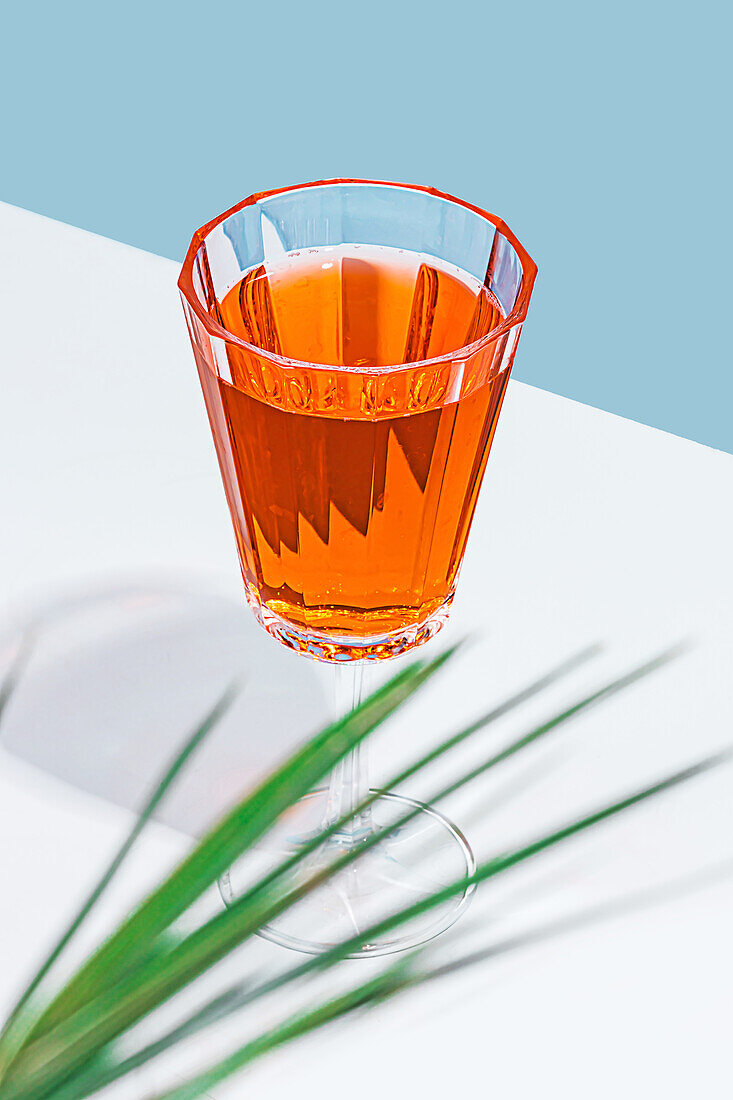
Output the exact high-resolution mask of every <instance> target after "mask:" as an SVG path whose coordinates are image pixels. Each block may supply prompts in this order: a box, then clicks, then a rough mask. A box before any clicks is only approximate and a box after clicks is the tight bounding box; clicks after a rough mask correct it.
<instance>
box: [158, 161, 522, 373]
mask: <svg viewBox="0 0 733 1100" xmlns="http://www.w3.org/2000/svg"><path fill="white" fill-rule="evenodd" d="M343 185H356V186H358V187H385V188H386V187H390V188H400V189H402V190H406V191H418V192H421V193H422V194H426V195H433V196H434V197H435V198H438V199H443V200H444V201H446V202H449V203H452V204H454V205H455V206H462V207H464V208H465V209H466V210H470V211H472V212H473V213H474V214H478V216H479V217H481V218H483V219H484V220H485V221H488V222H490V223H491V225H493V226H494V228H495V229H497V230H498V231H499V232H500V233H501V234H502V236H503V237H505V238H506V240H508V241H509V243H510V244H511V246H512V248H513V249H514V251H515V252H516V254H517V256H518V258H519V262H520V263H521V265H522V284H521V286H520V288H519V294H518V295H517V300H516V302H515V303H514V308H513V309H512V310H511V311H510V312H509V313H508V314H507V316H506V317H504V318H503V319H502V320H501V321H500V322H499V323H498V324H496V325H494V327H493V328H491V329H489V331H488V332H487V333H485V334H484V335H483V336H480V337H479V338H478V340H474V341H473V342H472V343H470V344H463V345H462V346H461V347H458V348H455V349H453V350H451V351H447V352H443V353H442V354H441V355H435V356H431V357H430V358H427V359H416V360H412V361H410V362H400V363H392V364H383V365H379V366H372V367H360V368H359V369H358V370H355V369H354V368H353V367H350V366H347V365H345V364H343V363H314V362H312V361H311V360H307V359H293V358H291V357H290V356H288V355H279V354H278V353H277V352H273V351H269V350H268V349H266V348H261V347H258V346H257V344H251V343H249V341H247V340H243V339H242V338H241V337H240V336H237V335H236V334H235V333H233V332H230V331H229V329H227V328H225V326H224V325H221V324H219V322H218V321H216V320H215V319H214V318H213V317H212V316H211V314H210V313H209V311H208V310H207V309H206V308H205V307H204V306H203V304H202V303H201V300H200V298H199V296H198V294H197V293H196V291H195V289H194V285H193V265H194V261H195V259H196V256H197V255H198V252H199V249H200V248H201V245H202V244H204V242H205V241H206V238H207V237H208V236H209V234H210V233H211V232H212V231H213V230H214V229H216V228H217V226H219V225H221V224H222V222H225V221H226V220H227V219H228V218H230V217H232V215H233V214H237V213H239V211H240V210H244V208H245V207H247V206H254V205H256V204H257V203H259V202H261V201H262V200H263V199H270V198H272V197H273V196H275V195H285V194H288V193H289V192H292V191H304V190H306V189H309V188H311V187H341V186H343ZM536 276H537V265H536V264H535V262H534V260H533V259H532V258H531V256H530V255H529V253H528V252H527V250H526V248H525V247H524V245H522V244H521V243H520V241H519V240H518V239H517V237H516V236H515V235H514V233H512V231H511V229H510V228H509V226H508V225H507V224H506V222H504V221H502V219H501V218H499V217H497V216H496V215H495V214H490V213H489V212H488V211H487V210H482V209H481V207H480V206H475V205H474V204H473V203H470V202H466V201H465V200H464V199H459V198H456V196H455V195H450V194H448V193H447V192H446V191H439V190H437V188H435V187H426V186H423V185H421V184H417V183H395V182H390V181H389V180H370V179H348V178H343V179H342V178H334V179H326V180H312V181H310V182H308V183H298V184H293V185H291V186H290V187H276V188H273V189H271V190H269V191H255V192H254V194H252V195H248V196H247V198H246V199H242V200H241V202H238V203H236V204H235V205H234V206H231V207H230V208H229V209H228V210H225V211H224V212H223V213H222V214H219V215H218V216H217V217H215V218H212V219H211V221H208V222H206V224H205V225H202V226H201V227H200V228H199V229H197V230H196V231H195V232H194V234H193V236H192V238H191V243H190V244H189V246H188V251H187V252H186V256H185V259H184V261H183V265H182V267H181V273H180V275H179V277H178V289H179V291H180V292H181V295H182V296H183V298H184V299H185V300H186V302H187V304H188V306H189V307H190V308H191V309H192V310H193V312H194V313H195V315H196V317H197V318H198V320H199V321H200V322H201V324H202V325H203V327H204V329H205V330H206V332H207V333H208V334H209V336H215V337H217V338H218V339H220V340H224V341H225V342H227V343H230V344H234V345H235V346H236V347H240V348H242V349H244V350H245V351H247V352H251V353H254V354H255V355H258V356H261V357H262V358H264V359H268V360H269V361H270V362H272V363H275V364H277V365H278V366H280V367H307V368H310V369H312V368H314V367H315V368H316V369H320V370H329V371H336V372H339V371H342V372H344V371H345V372H347V373H349V374H363V375H370V374H386V373H390V374H392V373H395V372H398V371H403V370H408V369H410V368H415V367H418V366H423V365H433V364H437V363H450V362H453V361H455V360H457V359H468V358H470V357H471V356H472V355H474V354H475V353H476V352H477V351H480V350H481V348H483V347H485V346H487V345H488V344H491V343H493V342H494V341H496V340H497V339H500V338H501V337H502V336H505V335H507V334H508V333H509V332H511V330H512V329H513V328H516V327H517V325H520V324H522V322H523V321H524V320H525V318H526V316H527V309H528V307H529V299H530V297H531V294H532V287H533V286H534V281H535V278H536Z"/></svg>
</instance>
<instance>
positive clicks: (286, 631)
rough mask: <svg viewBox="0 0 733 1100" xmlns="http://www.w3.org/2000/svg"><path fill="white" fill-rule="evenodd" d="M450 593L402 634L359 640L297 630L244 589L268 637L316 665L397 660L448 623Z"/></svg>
mask: <svg viewBox="0 0 733 1100" xmlns="http://www.w3.org/2000/svg"><path fill="white" fill-rule="evenodd" d="M453 596H454V593H453V592H451V593H450V595H449V596H448V597H447V599H446V600H445V602H444V603H442V604H441V605H440V607H438V608H437V609H436V610H435V611H433V612H432V614H431V615H430V616H429V617H428V618H427V619H424V620H422V621H421V622H418V623H412V624H410V625H409V626H406V627H404V628H403V629H402V630H393V631H389V632H387V633H384V634H374V635H368V636H366V637H363V638H360V637H357V636H355V635H353V634H351V635H348V634H344V635H339V634H333V633H330V632H326V631H320V630H315V629H312V628H310V627H300V626H296V625H294V624H293V623H291V622H289V621H288V620H287V619H284V618H283V617H282V616H281V615H278V614H276V612H274V611H273V610H272V608H270V607H268V606H267V605H266V604H262V603H260V601H259V599H258V598H257V596H256V595H255V594H254V593H251V592H250V591H249V590H248V589H247V602H248V603H249V605H250V607H251V608H252V610H253V611H254V613H255V616H256V618H257V621H258V622H259V623H260V624H261V625H262V626H264V628H265V630H266V631H267V633H268V634H271V635H272V636H273V638H277V640H278V641H279V642H282V644H283V645H286V646H287V647H288V648H289V649H294V650H295V651H296V652H297V653H305V654H307V655H308V656H309V657H315V658H316V659H317V660H320V661H332V662H338V663H341V662H343V661H383V660H386V659H388V658H389V657H398V656H399V655H400V654H402V653H407V652H408V650H410V649H414V648H415V646H419V645H423V643H424V642H427V641H429V640H430V639H431V638H433V637H434V636H435V635H436V634H437V633H438V631H439V630H441V629H442V627H443V626H445V624H446V622H447V621H448V612H449V610H450V606H451V604H452V603H453Z"/></svg>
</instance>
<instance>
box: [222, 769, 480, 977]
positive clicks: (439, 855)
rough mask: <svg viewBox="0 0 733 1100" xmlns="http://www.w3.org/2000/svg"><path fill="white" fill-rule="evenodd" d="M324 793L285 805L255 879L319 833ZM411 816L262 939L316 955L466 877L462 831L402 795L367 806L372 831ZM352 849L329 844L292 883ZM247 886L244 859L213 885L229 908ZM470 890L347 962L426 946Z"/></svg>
mask: <svg viewBox="0 0 733 1100" xmlns="http://www.w3.org/2000/svg"><path fill="white" fill-rule="evenodd" d="M327 797H328V792H327V791H325V790H324V791H320V790H319V791H314V792H313V793H311V794H309V795H306V797H305V798H303V799H301V801H300V802H299V803H298V804H297V805H296V806H295V807H293V809H292V810H291V811H290V812H289V813H288V814H287V815H286V816H285V817H284V818H283V820H282V821H281V822H280V823H279V824H278V826H277V828H276V830H273V832H272V833H271V834H270V835H269V836H268V838H267V848H265V847H264V846H263V848H262V849H260V850H258V851H257V853H256V856H257V859H256V863H257V866H256V868H255V874H259V875H263V874H265V873H266V872H267V871H268V870H269V869H270V868H272V867H273V866H276V865H277V864H278V863H279V862H280V861H281V860H282V859H284V858H286V857H287V856H289V855H292V853H293V852H294V851H296V850H297V848H298V846H299V845H301V844H304V843H306V842H307V841H308V839H309V838H310V837H312V836H314V835H315V834H316V833H317V832H318V831H320V829H321V828H322V823H323V821H324V820H326V810H327V806H326V801H327ZM411 810H416V811H418V812H417V813H416V814H415V816H414V817H413V818H412V820H411V821H409V822H408V823H407V824H405V825H402V826H400V827H398V828H396V829H395V830H394V831H390V832H388V833H386V834H385V838H384V839H383V840H381V841H380V842H379V843H378V844H377V845H375V846H374V847H373V848H372V849H371V850H370V851H368V852H366V853H365V854H364V855H363V856H361V857H360V858H359V859H358V860H357V861H355V862H354V863H353V864H352V865H351V866H349V867H345V868H343V870H341V871H339V872H338V874H336V875H334V877H333V878H332V879H330V880H329V881H328V882H326V883H324V884H323V885H322V886H320V887H318V888H317V889H316V890H314V891H313V893H312V894H309V895H307V896H306V897H305V898H303V899H301V901H299V902H298V903H297V904H296V905H294V906H293V907H292V909H290V910H289V911H288V912H286V913H283V914H281V916H279V917H278V918H277V919H276V920H275V921H274V922H273V924H271V925H268V926H266V927H265V928H263V929H262V930H261V932H260V935H262V936H263V937H265V939H268V940H272V941H273V942H274V943H278V944H280V945H282V946H283V947H288V948H291V949H292V950H294V951H302V952H305V953H306V954H311V955H315V954H320V953H321V952H323V951H326V950H328V949H329V948H330V947H332V946H334V945H335V944H337V943H341V942H343V941H344V940H347V939H350V938H351V937H353V936H354V935H356V934H357V933H359V932H361V931H363V930H365V929H367V928H369V927H371V926H372V925H374V924H375V923H376V922H377V921H379V920H381V919H383V918H384V917H386V916H388V915H390V914H391V913H394V912H397V911H398V910H400V909H404V908H406V907H407V906H410V905H412V904H414V903H415V902H418V901H419V900H420V899H421V898H425V897H428V896H429V895H430V894H433V893H435V892H436V891H438V890H440V889H441V887H444V886H447V885H448V884H449V883H451V882H454V881H456V880H458V879H461V878H463V877H466V876H468V875H471V874H472V873H473V871H474V870H475V867H476V862H475V860H474V856H473V853H472V851H471V849H470V847H469V845H468V842H467V841H466V839H465V837H464V836H463V835H462V833H461V832H460V831H459V830H458V829H457V828H456V826H455V825H453V824H451V822H450V821H448V819H447V818H445V817H444V816H443V815H442V814H441V813H438V811H437V810H434V809H432V808H431V807H430V806H426V805H424V804H423V803H421V802H417V801H415V800H414V799H412V798H406V797H404V796H403V795H397V794H390V793H383V794H381V795H380V796H379V798H378V799H377V800H376V801H375V802H374V803H373V805H372V819H373V827H374V828H377V829H379V828H383V827H387V828H388V827H389V826H390V825H391V824H392V823H393V822H394V821H395V820H396V819H397V818H399V817H403V816H404V815H405V814H407V813H409V812H410V811H411ZM354 843H359V841H358V840H356V841H354V840H351V839H349V838H345V839H341V838H333V839H331V840H329V841H327V842H326V843H325V844H324V845H323V846H322V847H321V848H319V849H317V850H316V851H315V852H313V853H312V854H311V855H310V856H306V857H305V858H304V860H303V862H302V863H301V864H299V865H298V869H297V876H298V877H297V878H296V882H298V881H302V880H303V879H304V878H307V877H310V876H311V875H312V874H314V873H315V872H316V871H317V870H319V869H320V868H321V867H323V866H324V865H326V864H328V863H331V862H332V861H333V860H334V859H336V858H338V856H339V855H340V854H342V853H343V852H344V851H346V850H348V847H349V845H350V844H354ZM252 882H253V865H252V861H251V858H248V859H247V861H246V862H245V861H241V863H237V864H235V865H234V866H233V867H232V868H231V869H230V871H228V872H227V874H226V875H224V876H223V877H222V879H221V880H220V883H219V887H220V890H221V894H222V897H223V899H224V901H225V903H227V904H231V903H232V902H233V901H234V900H235V899H236V898H237V897H238V896H239V895H240V894H241V893H243V892H244V890H245V889H246V888H247V886H248V885H250V884H251V883H252ZM474 890H475V887H474V886H473V885H471V886H468V887H467V888H466V889H465V890H464V891H463V892H462V893H460V894H457V895H456V896H455V897H453V898H450V899H449V900H448V901H445V902H443V903H442V904H441V905H439V906H437V907H436V908H434V909H431V910H429V911H428V912H426V913H423V914H422V915H421V916H419V917H416V918H413V920H411V921H410V922H409V923H407V924H404V925H400V926H399V927H397V928H394V929H392V930H391V931H388V932H385V933H383V934H380V935H378V936H376V937H375V938H374V940H373V941H371V942H369V943H366V944H365V945H364V946H363V947H362V948H361V949H360V950H358V951H356V952H354V953H353V954H352V955H349V956H348V957H349V958H361V957H365V956H370V957H371V956H375V955H388V954H391V953H392V952H395V951H404V950H406V949H407V948H410V947H417V946H418V945H419V944H422V943H426V942H427V941H428V940H431V939H433V938H434V937H435V936H437V935H439V934H440V933H441V932H444V931H445V930H446V929H447V928H449V927H450V926H451V925H452V924H454V923H455V921H457V920H458V918H459V917H460V916H461V914H462V913H463V912H464V911H465V909H466V908H467V906H468V904H469V902H470V899H471V896H472V894H473V892H474Z"/></svg>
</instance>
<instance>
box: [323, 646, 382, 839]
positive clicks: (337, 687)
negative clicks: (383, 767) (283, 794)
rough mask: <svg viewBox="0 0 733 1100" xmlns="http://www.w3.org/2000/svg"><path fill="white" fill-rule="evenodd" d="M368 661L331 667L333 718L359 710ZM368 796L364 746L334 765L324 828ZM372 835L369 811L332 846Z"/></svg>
mask: <svg viewBox="0 0 733 1100" xmlns="http://www.w3.org/2000/svg"><path fill="white" fill-rule="evenodd" d="M367 664H368V662H367V661H346V662H344V663H343V664H337V665H335V666H334V671H333V707H334V718H340V717H342V716H343V715H345V714H349V713H350V712H351V711H352V710H355V709H356V707H358V706H359V703H360V702H361V700H362V698H363V697H364V694H365V690H366V679H367V677H366V671H367V670H366V665H367ZM368 793H369V767H368V749H367V746H366V744H365V743H364V742H362V743H361V744H360V745H357V747H356V748H355V749H353V750H352V751H351V752H350V753H349V754H348V755H347V756H345V757H344V758H343V760H341V761H340V763H339V764H337V765H336V767H335V768H334V770H333V771H332V773H331V779H330V783H329V787H328V799H327V801H326V815H325V821H324V828H326V827H328V826H329V825H331V824H332V823H333V822H335V821H337V820H338V819H339V818H340V817H342V816H343V815H344V814H346V813H348V812H349V811H350V810H354V809H356V807H357V806H358V805H359V803H360V802H362V801H363V800H364V798H366V796H367V794H368ZM371 831H372V812H371V809H368V810H364V811H362V812H361V813H360V814H358V815H357V816H356V817H354V818H352V819H351V821H349V822H348V824H346V825H344V827H343V828H342V829H339V831H338V832H337V833H336V834H335V836H334V842H335V843H337V844H340V845H345V846H350V845H352V844H355V843H358V842H359V840H363V838H364V837H365V836H367V835H368V834H369V833H370V832H371Z"/></svg>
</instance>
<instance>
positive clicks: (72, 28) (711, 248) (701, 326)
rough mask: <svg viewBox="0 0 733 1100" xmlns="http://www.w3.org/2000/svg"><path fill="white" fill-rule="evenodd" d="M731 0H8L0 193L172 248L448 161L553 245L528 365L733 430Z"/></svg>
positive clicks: (568, 383)
mask: <svg viewBox="0 0 733 1100" xmlns="http://www.w3.org/2000/svg"><path fill="white" fill-rule="evenodd" d="M726 10H730V9H729V8H727V7H725V8H724V6H723V4H722V3H721V4H715V3H709V2H705V0H703V2H702V3H695V4H692V3H686V4H678V3H674V2H672V3H645V2H644V0H637V2H635V3H629V2H628V0H621V2H617V0H605V2H604V3H602V4H601V3H595V2H594V0H588V2H587V3H577V4H575V3H563V2H562V0H559V2H556V3H549V2H546V3H534V2H533V3H519V2H511V0H507V2H505V3H503V4H500V5H499V4H493V3H469V2H466V0H455V2H451V0H444V2H443V3H442V4H435V3H427V2H426V3H414V2H402V0H391V2H389V3H385V2H383V0H372V2H366V0H365V2H362V3H353V2H352V3H349V2H348V0H342V2H341V3H333V2H320V0H312V2H310V3H308V2H305V0H302V2H300V3H297V4H292V3H287V4H286V3H277V2H276V0H260V3H259V4H258V5H256V6H255V5H254V4H252V3H248V2H246V0H240V2H239V3H215V2H214V3H209V4H207V3H205V2H203V3H198V4H195V5H193V4H190V3H187V2H183V0H181V2H177V3H171V2H168V0H162V2H156V0H148V2H146V3H140V2H138V0H125V2H123V3H120V4H106V3H94V4H90V3H74V2H73V0H71V2H69V3H64V4H57V3H50V2H49V3H43V4H33V3H30V2H27V3H22V4H21V3H15V4H13V5H6V6H4V8H3V12H2V16H1V18H0V26H1V27H2V34H3V39H4V42H3V51H2V53H3V58H2V68H1V69H0V84H1V87H0V95H1V100H0V101H1V102H2V105H3V116H4V117H3V127H2V139H1V140H2V145H1V147H0V148H1V150H2V152H1V154H0V155H1V156H2V162H3V164H2V171H1V173H0V198H2V199H4V200H6V201H8V202H11V203H16V204H18V205H20V206H24V207H27V208H29V209H32V210H37V211H40V212H41V213H43V214H48V215H50V216H51V217H54V218H58V219H61V220H63V221H67V222H71V223H73V224H74V225H79V226H83V227H84V228H87V229H91V230H94V231H95V232H97V233H102V234H104V235H106V236H109V237H114V238H117V239H119V240H122V241H126V242H128V243H130V244H134V245H138V246H140V247H141V248H145V249H149V250H151V251H153V252H158V253H161V254H163V255H165V256H171V257H174V258H180V257H181V256H182V255H183V253H184V251H185V247H186V245H187V243H188V238H189V236H190V233H191V231H192V230H193V229H194V228H195V227H196V226H198V225H199V224H200V223H202V222H204V221H206V220H208V219H209V218H210V217H212V216H213V215H214V214H216V213H218V212H219V211H220V210H222V209H224V208H225V207H228V206H230V205H232V204H233V203H234V202H236V201H237V200H238V199H240V198H242V197H243V196H244V195H246V194H249V193H250V192H251V191H255V190H262V189H264V188H269V187H275V186H281V185H284V184H287V183H293V182H299V181H301V180H305V179H313V178H321V177H328V176H335V175H353V176H374V177H381V178H385V179H396V180H406V181H414V182H421V183H429V184H432V185H434V186H436V187H439V188H441V189H443V190H447V191H451V192H454V193H455V194H458V195H460V196H462V197H464V198H466V199H469V200H471V201H473V202H475V203H478V204H479V205H482V206H486V207H488V208H489V209H491V210H493V211H495V212H496V213H498V214H500V215H501V216H502V217H504V218H505V219H506V220H507V221H508V222H509V224H510V225H511V227H512V228H513V229H514V230H515V231H516V233H517V234H518V236H519V237H520V239H521V240H522V241H523V243H525V244H526V246H527V247H528V249H529V251H530V253H531V254H532V255H533V257H534V258H535V259H536V261H537V263H538V264H539V267H540V277H539V281H538V284H537V287H536V291H535V296H534V301H533V306H532V310H531V313H530V319H529V321H528V322H527V324H526V326H525V331H524V335H523V338H522V344H521V347H520V350H519V354H518V356H517V364H516V368H515V371H516V375H517V377H519V378H521V379H523V380H525V381H527V382H532V383H534V384H535V385H538V386H542V387H543V388H545V389H549V390H553V391H555V392H557V393H561V394H565V395H567V396H569V397H573V398H576V399H577V400H579V401H584V402H587V403H589V404H592V405H597V406H600V407H601V408H604V409H608V410H611V411H613V412H618V413H621V414H622V415H624V416H628V417H632V418H633V419H636V420H640V421H643V422H644V423H647V424H652V425H655V426H657V427H660V428H664V429H666V430H668V431H672V432H675V433H677V434H680V435H684V436H688V437H690V438H692V439H696V440H699V441H701V442H704V443H708V444H710V445H712V446H715V447H720V448H725V449H727V450H733V425H732V423H731V409H732V408H733V383H732V381H731V369H730V368H731V353H730V339H729V330H730V325H729V321H728V317H727V315H726V314H727V311H728V309H729V301H730V294H729V283H730V274H729V272H730V259H729V257H730V252H731V220H730V214H729V210H730V186H731V183H730V174H729V151H730V140H731V121H730V88H729V86H728V85H727V74H728V72H729V70H730V48H731V27H730V25H727V26H726V25H725V21H724V12H725V11H726ZM41 277H42V274H41V272H39V279H40V278H41ZM40 289H41V290H43V291H44V292H49V293H50V292H51V290H52V288H48V287H46V288H44V287H43V285H42V282H41V284H40Z"/></svg>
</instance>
